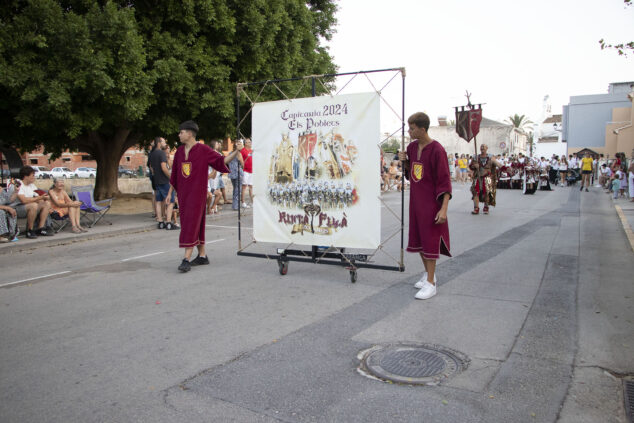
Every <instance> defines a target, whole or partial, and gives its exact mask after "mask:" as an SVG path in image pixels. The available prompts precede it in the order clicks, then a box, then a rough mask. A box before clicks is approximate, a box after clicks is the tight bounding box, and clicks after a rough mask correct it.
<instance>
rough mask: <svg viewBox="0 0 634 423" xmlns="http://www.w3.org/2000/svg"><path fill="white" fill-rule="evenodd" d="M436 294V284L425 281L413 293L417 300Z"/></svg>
mask: <svg viewBox="0 0 634 423" xmlns="http://www.w3.org/2000/svg"><path fill="white" fill-rule="evenodd" d="M434 295H436V285H432V284H430V283H429V282H425V285H424V286H423V287H422V288H421V289H420V291H418V292H417V293H416V295H414V298H416V299H417V300H426V299H428V298H431V297H433V296H434Z"/></svg>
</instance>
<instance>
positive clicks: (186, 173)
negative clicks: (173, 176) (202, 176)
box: [181, 162, 192, 178]
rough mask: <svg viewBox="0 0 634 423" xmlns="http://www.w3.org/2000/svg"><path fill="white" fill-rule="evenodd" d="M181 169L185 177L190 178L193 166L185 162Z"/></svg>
mask: <svg viewBox="0 0 634 423" xmlns="http://www.w3.org/2000/svg"><path fill="white" fill-rule="evenodd" d="M181 169H182V171H183V176H184V177H186V178H188V177H189V175H191V173H192V164H191V163H189V162H185V163H183V164H182V166H181Z"/></svg>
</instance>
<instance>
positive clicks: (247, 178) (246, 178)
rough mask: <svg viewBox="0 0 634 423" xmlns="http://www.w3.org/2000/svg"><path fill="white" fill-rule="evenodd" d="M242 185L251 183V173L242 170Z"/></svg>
mask: <svg viewBox="0 0 634 423" xmlns="http://www.w3.org/2000/svg"><path fill="white" fill-rule="evenodd" d="M242 185H253V173H249V172H244V175H243V176H242Z"/></svg>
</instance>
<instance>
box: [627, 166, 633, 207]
mask: <svg viewBox="0 0 634 423" xmlns="http://www.w3.org/2000/svg"><path fill="white" fill-rule="evenodd" d="M627 175H628V176H627V179H628V181H627V182H628V186H629V189H630V193H629V194H630V201H632V202H634V160H630V168H629V169H628V170H627Z"/></svg>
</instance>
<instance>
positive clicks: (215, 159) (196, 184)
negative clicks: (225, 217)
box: [170, 143, 229, 248]
mask: <svg viewBox="0 0 634 423" xmlns="http://www.w3.org/2000/svg"><path fill="white" fill-rule="evenodd" d="M209 166H211V167H213V168H214V169H216V170H217V171H218V172H222V173H229V169H227V166H226V165H225V158H224V156H223V155H222V154H220V153H218V152H216V151H214V150H213V149H212V148H211V147H209V146H208V145H205V144H200V143H196V144H195V145H194V146H193V147H192V148H191V150H189V157H187V159H186V158H185V146H184V145H181V146H180V147H178V150H176V154H174V164H173V166H172V176H171V177H170V184H171V185H172V186H173V187H174V189H175V190H176V194H177V196H178V209H179V210H180V215H181V233H180V237H179V239H178V241H179V247H181V248H192V247H194V246H196V245H202V244H204V243H205V208H206V206H207V181H208V176H209Z"/></svg>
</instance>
